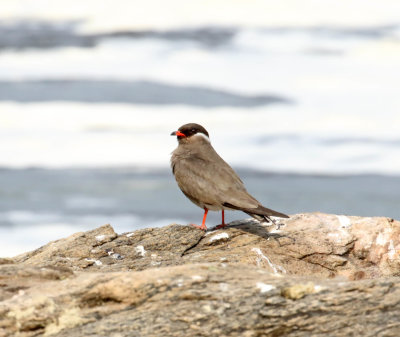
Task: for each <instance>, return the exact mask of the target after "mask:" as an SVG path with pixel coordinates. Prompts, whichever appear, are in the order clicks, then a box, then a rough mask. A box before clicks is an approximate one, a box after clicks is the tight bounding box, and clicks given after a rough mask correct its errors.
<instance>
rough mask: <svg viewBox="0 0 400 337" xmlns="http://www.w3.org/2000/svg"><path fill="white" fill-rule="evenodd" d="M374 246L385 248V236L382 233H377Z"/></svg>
mask: <svg viewBox="0 0 400 337" xmlns="http://www.w3.org/2000/svg"><path fill="white" fill-rule="evenodd" d="M375 242H376V244H377V245H379V246H385V245H386V243H387V236H386V235H385V234H384V233H382V232H381V233H379V234H378V236H377V237H376V241H375Z"/></svg>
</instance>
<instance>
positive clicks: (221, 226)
mask: <svg viewBox="0 0 400 337" xmlns="http://www.w3.org/2000/svg"><path fill="white" fill-rule="evenodd" d="M226 226H228V224H226V223H222V224H220V225H218V226H215V229H222V228H225V227H226Z"/></svg>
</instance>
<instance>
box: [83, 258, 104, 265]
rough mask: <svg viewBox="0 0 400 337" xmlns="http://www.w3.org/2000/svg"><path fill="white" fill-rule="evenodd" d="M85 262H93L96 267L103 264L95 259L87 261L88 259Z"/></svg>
mask: <svg viewBox="0 0 400 337" xmlns="http://www.w3.org/2000/svg"><path fill="white" fill-rule="evenodd" d="M86 261H88V262H94V264H95V265H96V266H101V265H103V263H102V262H101V261H100V260H95V259H89V258H87V259H86Z"/></svg>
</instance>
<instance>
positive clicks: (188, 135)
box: [171, 123, 210, 144]
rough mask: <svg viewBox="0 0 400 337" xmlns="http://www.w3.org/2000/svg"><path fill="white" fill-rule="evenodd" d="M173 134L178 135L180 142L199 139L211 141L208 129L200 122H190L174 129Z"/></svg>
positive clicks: (190, 141)
mask: <svg viewBox="0 0 400 337" xmlns="http://www.w3.org/2000/svg"><path fill="white" fill-rule="evenodd" d="M171 136H176V137H177V139H178V141H179V144H182V143H184V144H186V143H192V142H198V141H204V140H205V141H207V142H210V137H209V135H208V132H207V130H206V129H205V128H204V127H202V126H201V125H200V124H196V123H188V124H185V125H182V126H181V127H180V128H179V129H178V131H174V132H172V133H171Z"/></svg>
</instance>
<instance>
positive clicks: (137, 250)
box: [135, 245, 146, 257]
mask: <svg viewBox="0 0 400 337" xmlns="http://www.w3.org/2000/svg"><path fill="white" fill-rule="evenodd" d="M135 251H136V253H138V254H140V255H141V256H143V257H144V256H145V255H146V251H145V249H144V247H143V246H142V245H140V246H137V247H136V248H135Z"/></svg>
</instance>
